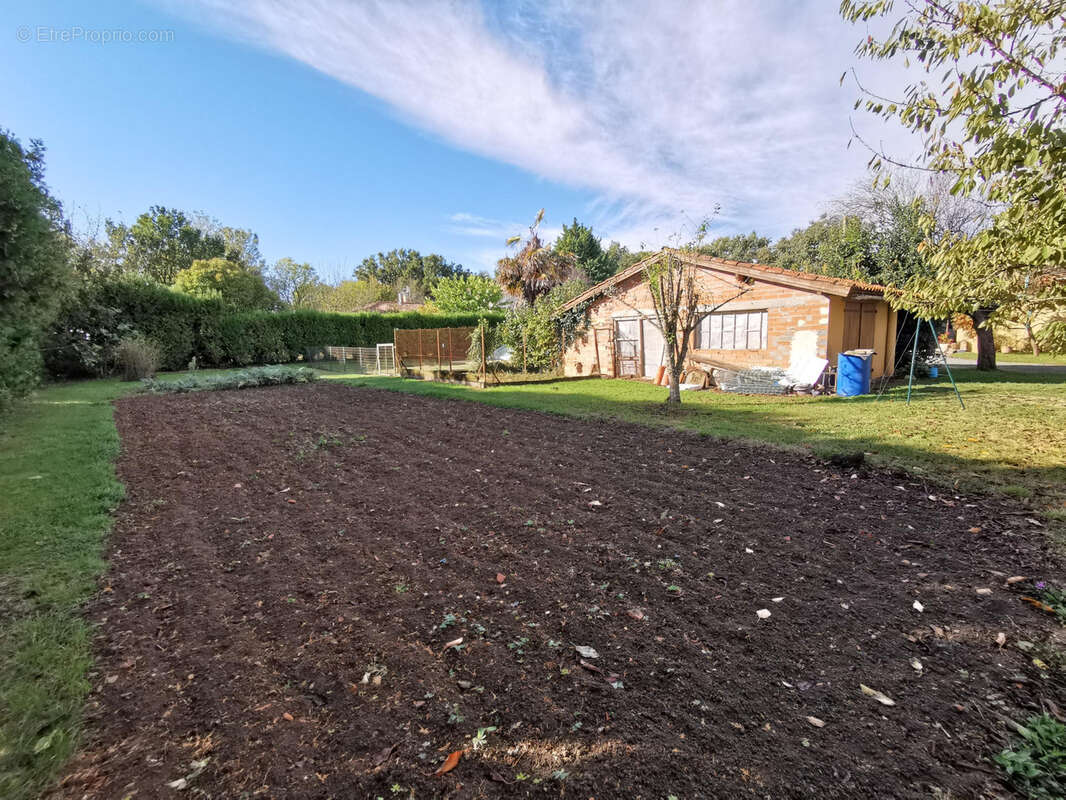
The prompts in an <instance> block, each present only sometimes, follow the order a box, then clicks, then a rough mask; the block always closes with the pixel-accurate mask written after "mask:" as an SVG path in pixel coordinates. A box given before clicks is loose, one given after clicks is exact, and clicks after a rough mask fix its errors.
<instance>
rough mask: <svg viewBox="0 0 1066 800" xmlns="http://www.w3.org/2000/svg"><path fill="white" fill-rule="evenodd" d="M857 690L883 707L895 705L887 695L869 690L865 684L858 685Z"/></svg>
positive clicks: (875, 690)
mask: <svg viewBox="0 0 1066 800" xmlns="http://www.w3.org/2000/svg"><path fill="white" fill-rule="evenodd" d="M859 689H860V690H861V691H862V693H863V694H864V695H866V696H867V697H872V698H873V699H874V700H876V701H877V702H878V703H880V704H881V705H883V706H894V705H895V704H896V701H895V700H893V699H892V698H891V697H889V696H888V695H887V694H885V693H884V692H879V691H877V689H871V688H870V687H869V686H867V685H866V684H865V683H860V684H859Z"/></svg>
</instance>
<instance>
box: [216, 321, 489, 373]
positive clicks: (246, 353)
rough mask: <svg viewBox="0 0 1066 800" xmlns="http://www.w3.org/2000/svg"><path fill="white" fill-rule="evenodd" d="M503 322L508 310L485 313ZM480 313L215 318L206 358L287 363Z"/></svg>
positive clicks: (239, 363) (453, 324)
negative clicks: (322, 349)
mask: <svg viewBox="0 0 1066 800" xmlns="http://www.w3.org/2000/svg"><path fill="white" fill-rule="evenodd" d="M484 316H486V317H487V318H488V319H490V320H492V321H495V322H498V321H499V320H500V319H501V318H502V315H500V314H488V315H484ZM478 319H479V315H478V314H423V313H420V312H417V311H408V312H402V313H397V314H376V313H372V312H362V313H358V314H330V313H323V312H321V311H307V310H301V311H283V312H278V313H271V312H267V311H255V312H249V313H245V314H228V315H224V316H220V317H217V318H214V319H212V320H210V321H209V323H208V324H207V326H206V327H205V329H204V330H203V332H202V337H203V354H204V362H205V363H210V364H217V365H219V366H235V367H243V366H247V365H250V364H268V363H285V362H291V361H296V360H297V359H299V358H301V357H302V356H303V354H304V352H305V351H307V350H310V349H313V348H315V347H321V346H323V345H336V346H340V347H373V346H374V345H376V344H380V343H382V342H391V341H392V330H393V328H408V329H413V328H462V327H468V326H471V325H477V323H478Z"/></svg>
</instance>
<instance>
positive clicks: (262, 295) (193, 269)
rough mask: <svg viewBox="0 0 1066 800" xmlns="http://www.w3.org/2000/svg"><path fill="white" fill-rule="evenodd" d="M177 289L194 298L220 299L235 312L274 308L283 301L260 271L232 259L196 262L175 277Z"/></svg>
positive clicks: (211, 259)
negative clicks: (268, 284) (271, 288)
mask: <svg viewBox="0 0 1066 800" xmlns="http://www.w3.org/2000/svg"><path fill="white" fill-rule="evenodd" d="M174 288H175V289H176V290H178V291H179V292H184V293H185V294H189V295H192V296H193V297H203V298H217V299H219V300H221V301H222V302H223V303H224V304H225V305H226V306H227V307H228V308H231V309H232V310H234V311H255V310H259V309H272V308H277V306H278V305H279V302H280V301H279V299H278V296H277V295H276V294H275V293H274V292H272V291H271V290H270V288H269V287H268V286H267V284H266V281H265V280H264V279H263V275H262V274H261V273H260V272H257V271H256V270H254V269H249V268H248V267H244V266H242V265H240V264H238V263H237V262H236V261H230V260H229V259H228V258H209V259H200V260H197V261H194V262H193V263H192V266H190V267H189V268H188V269H183V270H182V271H181V272H179V273H178V274H177V275H176V276H175V278H174Z"/></svg>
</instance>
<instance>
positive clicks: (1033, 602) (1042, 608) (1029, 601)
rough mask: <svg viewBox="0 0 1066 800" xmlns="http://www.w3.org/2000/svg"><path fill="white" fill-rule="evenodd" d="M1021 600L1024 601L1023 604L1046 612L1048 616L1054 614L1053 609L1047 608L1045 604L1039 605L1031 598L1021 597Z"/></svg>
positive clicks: (1039, 603) (1037, 601) (1038, 602)
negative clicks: (1025, 603)
mask: <svg viewBox="0 0 1066 800" xmlns="http://www.w3.org/2000/svg"><path fill="white" fill-rule="evenodd" d="M1022 600H1024V601H1025V602H1027V603H1029V604H1030V605H1031V606H1034V607H1035V608H1039V609H1040V610H1041V611H1047V612H1048V613H1049V614H1054V613H1055V609H1053V608H1052V607H1051V606H1049V605H1048V604H1047V603H1041V602H1040V601H1039V600H1037V599H1036V598H1033V597H1024V596H1023V597H1022Z"/></svg>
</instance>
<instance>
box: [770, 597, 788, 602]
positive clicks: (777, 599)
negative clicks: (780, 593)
mask: <svg viewBox="0 0 1066 800" xmlns="http://www.w3.org/2000/svg"><path fill="white" fill-rule="evenodd" d="M784 599H785V598H783V597H771V598H770V602H771V603H780V602H781V601H782V600H784Z"/></svg>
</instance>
